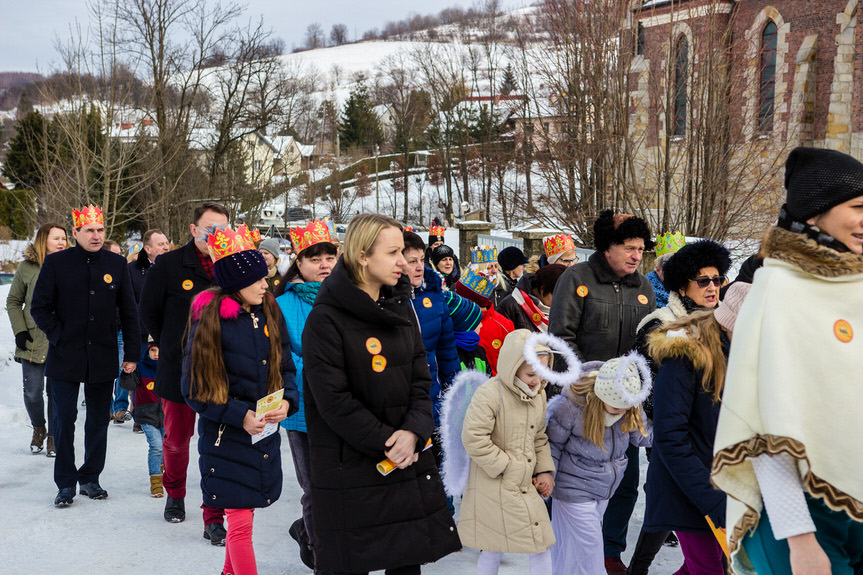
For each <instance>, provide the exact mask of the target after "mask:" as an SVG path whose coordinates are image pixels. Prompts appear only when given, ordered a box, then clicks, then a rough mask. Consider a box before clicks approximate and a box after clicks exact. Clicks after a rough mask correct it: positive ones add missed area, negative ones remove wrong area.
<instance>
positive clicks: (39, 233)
mask: <svg viewBox="0 0 863 575" xmlns="http://www.w3.org/2000/svg"><path fill="white" fill-rule="evenodd" d="M55 228H56V229H58V230H63V234H64V235H65V236H66V241H67V242H68V241H69V232H68V231H66V228H65V227H63V224H58V223H56V222H48V223H47V224H42V225H41V226H39V229H38V230H36V237H35V238H34V239H33V249H34V250H35V251H36V263H38V264H39V267H42V263H43V262H44V261H45V256H47V255H48V236H49V235H50V234H51V230H53V229H55Z"/></svg>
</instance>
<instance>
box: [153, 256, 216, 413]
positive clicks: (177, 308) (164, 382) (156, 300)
mask: <svg viewBox="0 0 863 575" xmlns="http://www.w3.org/2000/svg"><path fill="white" fill-rule="evenodd" d="M196 250H197V248H196V247H195V242H194V241H190V242H189V243H187V244H186V245H185V246H183V247H181V248H179V249H176V250H174V251H171V252H168V253H166V254H162V255H160V256H159V257H158V258H156V263H154V264H153V265H152V266H151V267H150V269H149V270H148V271H147V276H146V277H145V278H144V287H143V289H142V290H141V300H140V302H139V303H138V308H139V310H140V312H141V319H142V320H143V322H144V325H145V326H147V330H148V331H149V333H150V335H151V336H153V340H155V342H156V344H157V345H158V346H159V369H158V371H157V372H156V395H158V396H159V397H161V398H162V399H167V400H168V401H173V402H174V403H183V394H182V393H180V372H181V366H182V363H183V342H182V341H181V340H182V338H183V333H184V332H185V330H186V322H187V321H188V319H189V306H190V305H191V304H192V298H194V297H195V296H196V295H198V294H199V293H200V292H202V291H204V290H205V289H207V288H210V287H212V286H213V280H212V279H211V278H210V277H209V276H207V272H206V271H204V266H202V265H201V261H200V260H199V259H198V254H197V252H196Z"/></svg>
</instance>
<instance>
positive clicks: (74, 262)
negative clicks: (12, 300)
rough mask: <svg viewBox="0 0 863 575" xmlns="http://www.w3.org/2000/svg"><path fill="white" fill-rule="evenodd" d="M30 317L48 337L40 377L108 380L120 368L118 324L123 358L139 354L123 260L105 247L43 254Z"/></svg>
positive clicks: (133, 358) (132, 359)
mask: <svg viewBox="0 0 863 575" xmlns="http://www.w3.org/2000/svg"><path fill="white" fill-rule="evenodd" d="M118 312H119V313H118ZM30 315H32V316H33V321H35V322H36V325H37V326H38V327H39V329H41V330H42V331H43V332H45V335H46V336H47V337H48V342H49V344H50V345H49V347H48V357H47V358H46V360H45V375H46V376H47V377H50V378H52V379H59V380H65V381H78V382H81V381H84V382H87V383H101V382H113V381H114V379H115V378H116V377H117V371H118V370H119V368H120V366H119V364H118V363H117V354H118V350H117V330H119V329H121V328H122V330H123V361H128V362H136V361H138V359H139V358H140V356H141V337H140V335H139V329H138V312H137V310H136V308H135V296H134V294H133V293H132V282H131V280H130V279H129V271H128V269H127V268H126V259H125V258H123V257H122V256H119V255H117V254H115V253H112V252H110V251H108V250H99V251H97V252H88V251H87V250H85V249H84V248H82V247H81V246H77V245H76V246H75V247H73V248H70V249H67V250H63V251H60V252H56V253H53V254H51V255H49V256H47V257H46V258H45V262H44V263H43V264H42V269H41V271H40V272H39V279H38V280H37V281H36V287H35V289H34V290H33V300H32V304H31V307H30ZM118 319H119V321H118Z"/></svg>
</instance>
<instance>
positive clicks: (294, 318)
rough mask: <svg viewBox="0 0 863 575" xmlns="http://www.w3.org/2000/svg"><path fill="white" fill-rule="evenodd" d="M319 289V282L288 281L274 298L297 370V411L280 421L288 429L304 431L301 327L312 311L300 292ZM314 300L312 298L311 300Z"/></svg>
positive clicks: (304, 410) (304, 324)
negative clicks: (298, 398) (289, 341)
mask: <svg viewBox="0 0 863 575" xmlns="http://www.w3.org/2000/svg"><path fill="white" fill-rule="evenodd" d="M319 289H321V284H320V282H306V283H301V282H300V283H289V284H287V285H286V286H285V291H284V292H283V293H282V295H280V296H279V297H277V298H276V303H278V304H279V307H280V308H281V310H282V315H284V316H285V324H286V325H287V326H288V336H289V338H290V340H291V359H293V360H294V367H295V368H296V370H297V377H296V380H295V382H296V385H297V389H298V390H299V393H300V401H299V404H298V407H299V409H300V410H299V411H298V412H297V413H295V414H294V415H292V416H290V417H289V418H287V419H286V420H284V421H283V422H282V427H284V428H285V429H287V430H289V431H302V432H303V433H306V432H307V430H306V409H305V402H304V400H303V328H304V327H306V318H308V317H309V312H311V311H312V304H311V303H309V302H308V301H306V300H305V299H303V296H302V293H301V292H307V293H308V294H310V295H311V294H314V295H317V293H318V290H319ZM313 301H314V300H313Z"/></svg>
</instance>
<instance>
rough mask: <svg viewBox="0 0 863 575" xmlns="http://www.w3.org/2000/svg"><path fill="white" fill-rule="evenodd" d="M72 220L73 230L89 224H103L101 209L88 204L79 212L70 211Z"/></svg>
mask: <svg viewBox="0 0 863 575" xmlns="http://www.w3.org/2000/svg"><path fill="white" fill-rule="evenodd" d="M72 218H74V220H75V229H76V230H77V229H78V228H80V227H81V226H86V225H89V224H104V223H105V220H104V218H103V216H102V208H100V207H99V206H94V205H93V204H90V205H89V206H87V207H86V208H83V209H82V210H81V211H80V212H79V211H78V210H72Z"/></svg>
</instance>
